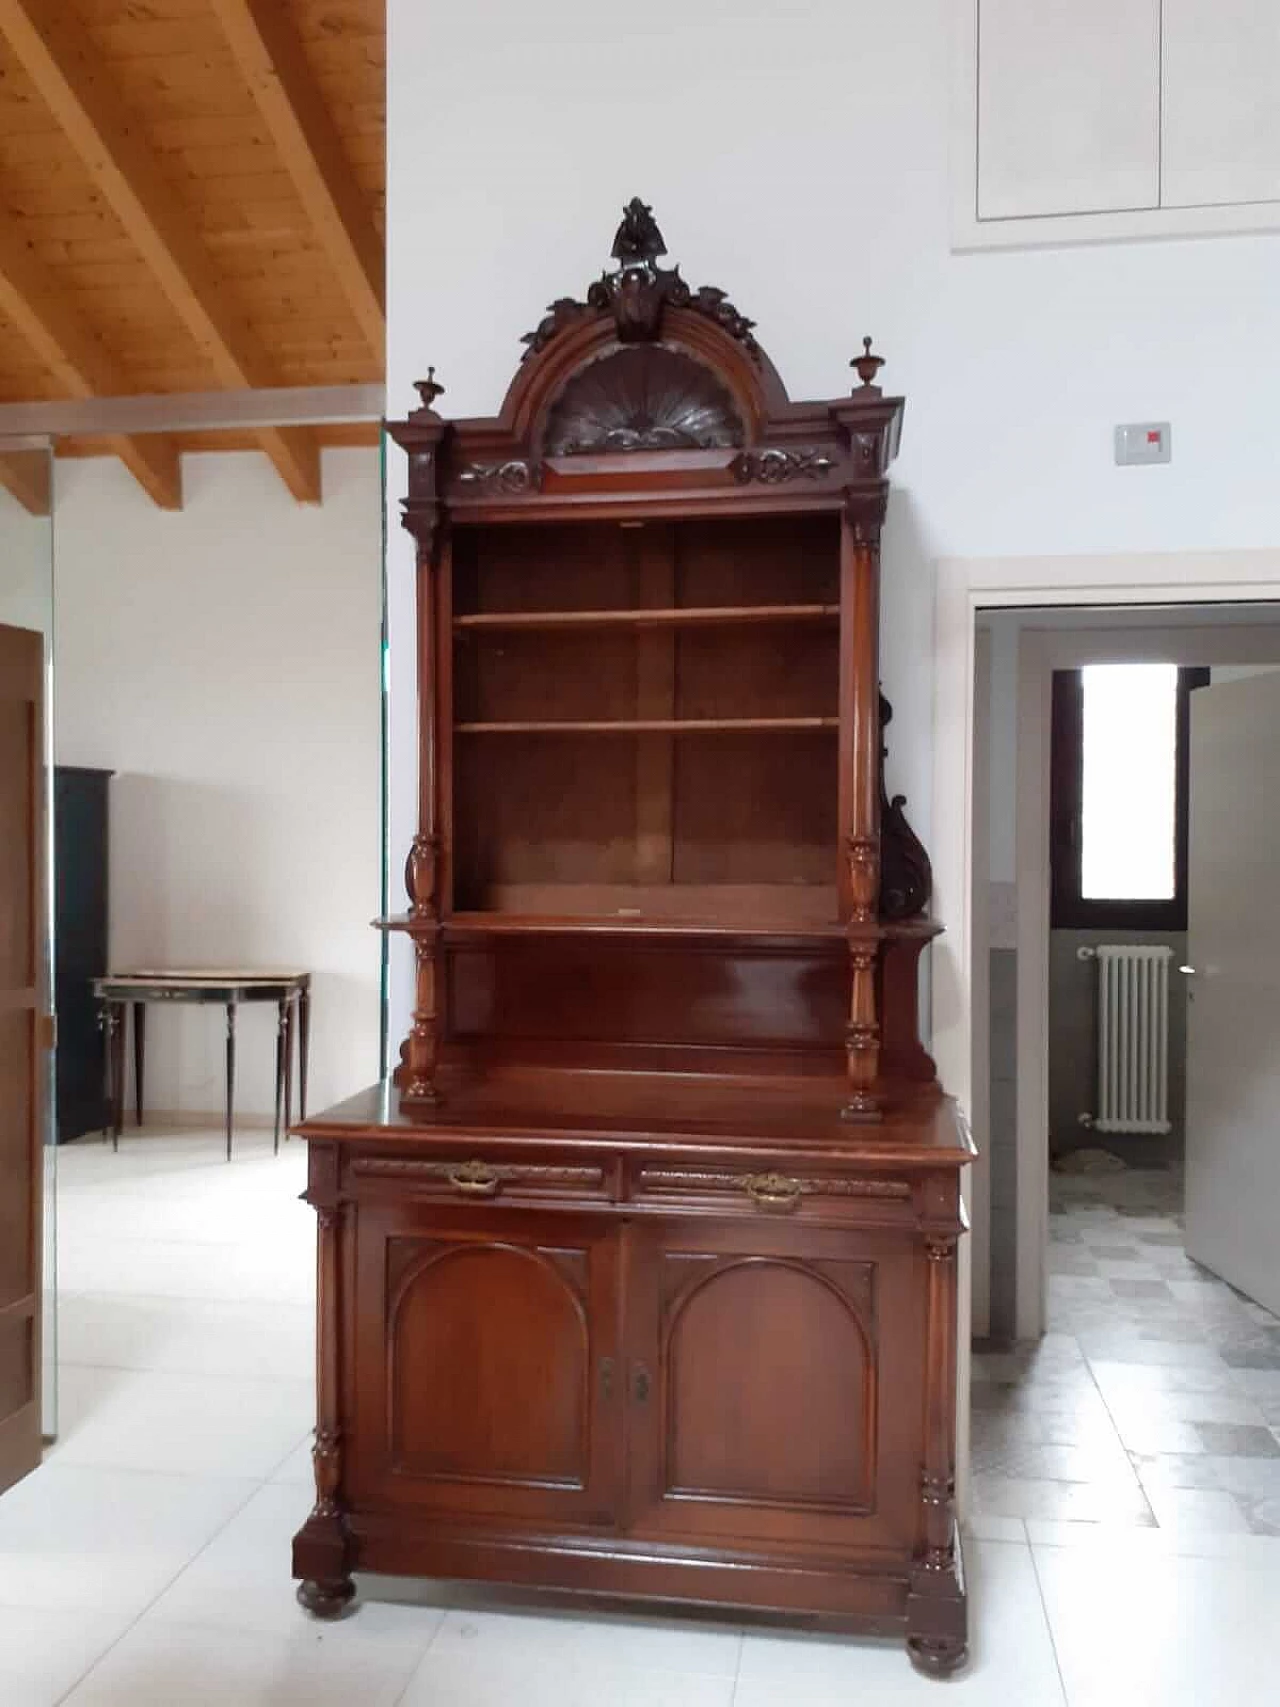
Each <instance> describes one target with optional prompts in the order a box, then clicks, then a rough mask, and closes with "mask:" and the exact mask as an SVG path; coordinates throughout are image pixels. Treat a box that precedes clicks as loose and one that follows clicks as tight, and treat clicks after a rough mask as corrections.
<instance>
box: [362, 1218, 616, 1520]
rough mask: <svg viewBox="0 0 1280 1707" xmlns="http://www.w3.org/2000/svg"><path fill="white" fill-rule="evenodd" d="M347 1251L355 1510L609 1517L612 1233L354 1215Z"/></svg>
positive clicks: (541, 1221)
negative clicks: (353, 1323) (352, 1242)
mask: <svg viewBox="0 0 1280 1707" xmlns="http://www.w3.org/2000/svg"><path fill="white" fill-rule="evenodd" d="M356 1241H357V1256H356V1263H357V1276H356V1288H357V1301H356V1316H357V1328H356V1342H357V1343H356V1347H355V1372H356V1380H355V1392H354V1396H353V1397H354V1404H355V1408H356V1426H355V1429H354V1431H353V1433H354V1447H353V1454H352V1463H351V1466H350V1470H349V1485H350V1492H351V1495H352V1497H353V1500H354V1503H355V1504H356V1505H358V1506H361V1507H366V1508H367V1507H370V1506H372V1507H374V1508H376V1507H378V1506H379V1505H384V1506H398V1507H404V1506H406V1505H411V1506H416V1507H420V1508H423V1509H424V1510H432V1511H436V1512H439V1513H446V1512H447V1513H453V1514H456V1515H458V1516H467V1515H476V1516H479V1515H489V1516H500V1517H504V1518H530V1519H545V1520H549V1521H553V1522H554V1521H570V1520H571V1521H589V1522H593V1523H594V1522H607V1521H609V1520H610V1519H611V1517H612V1515H613V1512H614V1506H615V1492H616V1488H617V1482H618V1468H617V1467H618V1462H619V1458H620V1452H619V1441H620V1434H621V1426H620V1420H619V1419H620V1408H619V1398H618V1392H617V1385H618V1384H617V1382H616V1381H615V1379H614V1368H615V1361H616V1358H617V1347H618V1283H617V1269H618V1265H617V1255H616V1252H617V1235H616V1234H615V1233H614V1232H612V1231H611V1230H609V1229H608V1228H607V1227H605V1226H602V1224H600V1223H598V1222H597V1223H593V1221H592V1220H591V1218H589V1217H586V1216H583V1217H577V1216H571V1215H554V1214H540V1213H537V1212H529V1211H521V1210H514V1211H503V1210H479V1211H476V1210H449V1209H444V1208H438V1209H437V1208H430V1209H418V1210H414V1209H406V1210H392V1209H390V1208H381V1207H374V1206H362V1207H361V1208H360V1209H359V1211H358V1215H357V1235H356Z"/></svg>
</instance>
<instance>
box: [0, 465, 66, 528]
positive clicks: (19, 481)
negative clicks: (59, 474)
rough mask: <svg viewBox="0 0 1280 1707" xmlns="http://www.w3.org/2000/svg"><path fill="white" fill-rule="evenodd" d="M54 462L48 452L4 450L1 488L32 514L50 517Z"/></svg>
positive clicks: (0, 480)
mask: <svg viewBox="0 0 1280 1707" xmlns="http://www.w3.org/2000/svg"><path fill="white" fill-rule="evenodd" d="M51 461H52V458H51V457H50V455H49V452H48V451H35V450H5V451H0V486H3V487H4V489H5V491H6V492H8V493H9V494H10V496H12V497H14V498H16V499H17V500H18V502H19V503H20V504H21V505H22V507H23V509H24V510H26V511H27V512H28V513H29V514H30V515H33V516H47V515H48V514H49V513H50V511H51V510H52V507H53V505H52V499H53V481H52V479H51V478H50V472H49V464H50V462H51Z"/></svg>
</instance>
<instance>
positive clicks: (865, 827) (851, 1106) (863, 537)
mask: <svg viewBox="0 0 1280 1707" xmlns="http://www.w3.org/2000/svg"><path fill="white" fill-rule="evenodd" d="M883 502H884V500H883V496H882V495H877V496H876V498H874V499H871V500H860V501H857V502H854V501H851V502H850V505H849V508H848V511H847V513H846V525H845V558H846V562H845V572H844V599H843V604H844V607H845V610H846V612H847V620H848V622H849V624H850V628H851V632H850V633H849V635H848V637H847V641H846V647H845V652H846V654H847V656H846V658H845V660H844V661H843V664H842V667H843V669H844V670H845V671H846V672H847V676H846V678H845V679H846V682H847V686H846V689H845V694H846V704H845V705H844V707H843V710H844V714H845V720H846V721H847V724H848V725H849V727H850V731H851V740H852V754H851V779H850V788H849V817H848V824H849V832H848V836H847V839H846V843H845V856H846V860H847V870H848V894H849V964H850V992H849V1023H848V1027H847V1028H846V1031H845V1054H846V1061H847V1070H848V1078H849V1100H848V1102H847V1103H846V1104H845V1106H844V1109H843V1114H844V1118H845V1119H846V1120H878V1119H879V1118H880V1113H881V1105H880V1099H879V1097H878V1096H877V1094H876V1090H875V1086H876V1081H877V1079H878V1078H879V1075H880V1019H879V1015H878V1013H877V1012H876V958H877V954H878V952H879V930H878V913H879V899H880V690H879V671H878V654H879V623H880V601H879V596H878V585H877V582H878V574H879V562H878V557H879V518H880V513H881V511H882V509H883Z"/></svg>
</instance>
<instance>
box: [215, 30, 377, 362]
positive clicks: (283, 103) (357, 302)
mask: <svg viewBox="0 0 1280 1707" xmlns="http://www.w3.org/2000/svg"><path fill="white" fill-rule="evenodd" d="M212 6H213V10H214V12H215V13H216V14H217V17H218V20H219V22H220V23H221V25H222V29H223V33H224V34H225V35H226V38H227V42H228V44H229V46H230V48H231V51H232V53H233V54H234V55H235V57H236V59H237V60H238V62H239V64H240V68H241V70H242V71H243V72H244V75H245V78H246V80H247V82H248V85H249V88H250V91H251V92H252V95H253V98H254V101H255V102H256V103H257V106H258V111H259V112H260V113H261V114H262V117H263V120H264V122H265V123H266V125H267V128H268V129H269V130H270V132H271V135H272V137H273V139H274V141H275V144H276V147H277V149H278V150H279V152H280V157H281V159H282V161H283V162H284V165H285V167H286V169H287V170H288V173H289V175H290V177H291V178H292V179H293V182H294V184H295V186H296V187H297V190H298V194H299V196H300V197H301V198H302V202H303V205H304V207H305V208H306V209H307V212H308V214H309V215H310V216H311V222H312V225H313V226H314V228H315V232H316V236H317V237H318V238H319V240H320V242H321V243H322V244H323V246H324V248H325V250H326V252H327V254H328V256H329V259H330V261H331V263H332V265H333V268H334V271H335V273H336V274H337V277H338V280H339V282H340V284H341V286H342V289H343V292H344V294H345V296H346V298H347V301H348V302H349V303H350V305H351V309H352V312H353V313H354V314H355V317H356V319H357V321H358V322H359V325H360V329H361V331H362V332H363V333H364V335H365V337H366V338H367V339H368V341H369V347H370V349H371V350H372V352H373V354H374V355H375V356H377V357H379V358H381V356H382V351H383V345H384V343H385V341H386V303H385V294H384V263H383V247H382V239H381V238H380V237H379V235H378V231H377V227H376V226H375V225H374V223H373V220H372V218H371V216H370V214H369V210H368V207H367V206H366V205H365V200H364V196H363V195H362V193H361V190H360V186H359V184H358V183H357V182H356V177H355V174H354V172H353V171H352V169H351V165H350V163H349V161H348V160H347V157H346V154H345V152H344V150H343V146H342V140H341V138H340V137H339V135H338V130H337V127H336V125H335V124H334V122H333V120H332V118H331V117H330V114H329V110H328V108H327V107H326V105H325V102H324V98H323V96H322V95H321V93H320V90H319V87H318V86H317V84H316V81H315V78H314V77H313V75H312V73H311V69H310V67H309V66H308V64H307V60H306V55H305V53H304V50H303V46H302V42H301V40H300V39H299V37H298V36H297V34H296V33H295V31H294V29H293V26H292V24H291V22H290V20H289V17H288V15H287V13H286V10H285V8H284V7H283V6H282V5H281V3H280V0H212Z"/></svg>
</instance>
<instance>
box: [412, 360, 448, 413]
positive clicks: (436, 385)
mask: <svg viewBox="0 0 1280 1707" xmlns="http://www.w3.org/2000/svg"><path fill="white" fill-rule="evenodd" d="M413 389H414V390H415V391H416V392H417V393H418V396H419V397H420V398H421V399H422V407H423V409H425V410H430V409H431V408H433V406H434V404H435V400H436V398H437V397H443V396H444V386H443V385H441V383H440V381H439V380H438V379H437V378H436V370H435V368H434V367H429V368H428V369H427V377H426V378H425V379H419V380H416V381H415V382H414V387H413Z"/></svg>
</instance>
